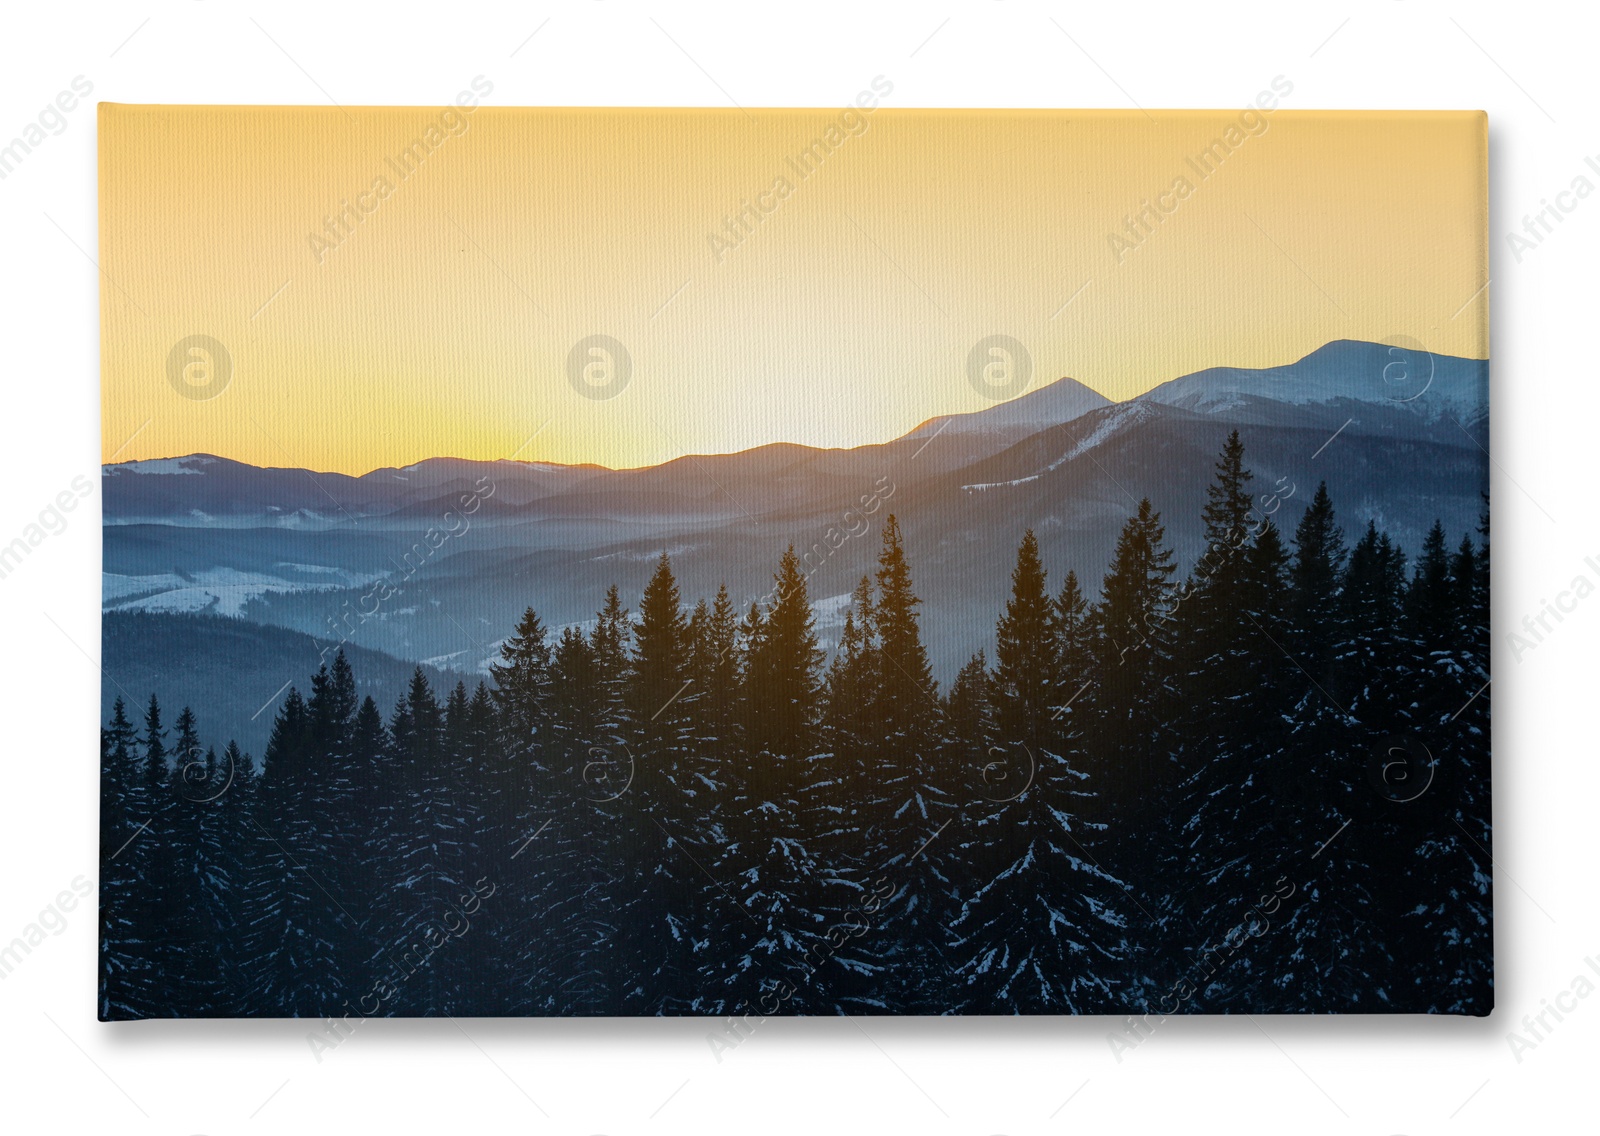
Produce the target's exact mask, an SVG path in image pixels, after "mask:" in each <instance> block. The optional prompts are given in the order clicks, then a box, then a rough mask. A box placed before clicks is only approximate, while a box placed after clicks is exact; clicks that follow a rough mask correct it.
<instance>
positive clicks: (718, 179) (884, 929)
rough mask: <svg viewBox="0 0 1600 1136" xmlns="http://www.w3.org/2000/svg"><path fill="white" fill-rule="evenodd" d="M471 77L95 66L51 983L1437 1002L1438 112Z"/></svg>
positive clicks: (1483, 300) (956, 1004)
mask: <svg viewBox="0 0 1600 1136" xmlns="http://www.w3.org/2000/svg"><path fill="white" fill-rule="evenodd" d="M493 91H494V85H493V83H492V81H491V80H489V79H486V78H485V77H483V76H478V77H476V78H474V79H473V80H472V81H471V82H470V83H469V84H464V86H463V89H462V91H461V92H460V94H459V95H457V96H455V97H454V98H453V99H452V101H451V102H450V103H449V104H448V105H447V106H445V107H442V108H434V109H392V108H388V109H380V108H361V107H355V108H349V109H347V110H341V109H339V108H332V107H330V108H326V109H318V108H250V107H236V108H222V107H209V108H208V107H132V106H115V105H104V106H102V109H101V210H102V219H101V250H100V255H101V265H102V268H103V270H104V278H103V287H102V319H103V343H102V357H103V368H104V375H103V383H104V386H103V407H104V415H103V438H104V465H103V468H102V480H101V489H102V501H103V510H104V565H103V568H104V577H103V579H104V596H103V668H104V674H105V681H104V687H103V692H102V723H101V751H100V763H101V786H102V796H101V802H100V824H101V867H100V870H101V884H100V887H101V942H100V973H99V1005H100V1015H101V1017H102V1018H103V1019H106V1020H125V1019H137V1018H149V1017H172V1016H178V1017H218V1016H221V1017H232V1016H269V1017H272V1016H296V1017H307V1018H316V1019H319V1020H320V1022H321V1026H320V1027H319V1030H318V1032H313V1033H312V1034H311V1035H309V1037H308V1042H309V1043H310V1044H311V1047H312V1049H313V1051H314V1052H316V1053H318V1054H319V1056H320V1054H321V1053H322V1052H325V1051H326V1050H327V1049H330V1048H332V1047H333V1046H336V1045H337V1044H339V1042H340V1041H341V1039H342V1038H343V1037H344V1036H348V1031H349V1029H350V1028H352V1027H353V1024H354V1023H357V1022H359V1021H360V1020H361V1019H363V1018H366V1017H374V1016H391V1015H399V1016H430V1015H450V1016H453V1017H462V1016H473V1015H659V1014H671V1015H705V1016H713V1017H716V1018H718V1019H721V1020H722V1021H721V1022H720V1023H714V1027H715V1028H716V1029H719V1030H721V1032H713V1033H712V1034H711V1035H710V1043H711V1045H712V1048H713V1049H714V1050H717V1051H718V1052H719V1054H720V1051H721V1049H722V1048H731V1047H732V1046H734V1045H737V1044H738V1043H739V1041H740V1039H741V1038H742V1037H743V1036H746V1035H747V1033H748V1027H749V1024H751V1023H754V1022H757V1021H759V1020H760V1019H761V1018H763V1017H767V1016H772V1015H777V1014H847V1015H858V1014H1105V1015H1115V1016H1116V1017H1117V1018H1119V1019H1129V1018H1131V1019H1133V1020H1132V1021H1124V1022H1123V1025H1125V1026H1126V1029H1125V1031H1123V1032H1121V1033H1118V1034H1115V1035H1114V1037H1113V1048H1119V1047H1122V1046H1125V1047H1132V1046H1133V1045H1137V1044H1139V1042H1140V1041H1141V1040H1142V1039H1143V1038H1144V1037H1147V1036H1149V1031H1150V1029H1151V1028H1153V1027H1154V1025H1155V1023H1157V1022H1159V1020H1160V1019H1161V1018H1163V1017H1166V1016H1170V1015H1172V1014H1178V1013H1329V1012H1341V1013H1439V1014H1474V1015H1482V1014H1487V1013H1488V1012H1489V1010H1490V1009H1491V1008H1492V1005H1493V907H1492V889H1491V877H1492V870H1491V869H1492V862H1491V856H1490V854H1491V849H1492V838H1491V826H1490V818H1491V812H1490V764H1489V763H1490V745H1489V738H1490V734H1489V721H1490V719H1489V708H1490V701H1491V697H1490V696H1491V691H1490V689H1489V637H1488V635H1489V626H1488V625H1489V496H1488V494H1489V457H1488V450H1487V446H1488V443H1489V376H1488V362H1487V356H1488V350H1487V346H1488V345H1487V327H1488V316H1487V302H1488V301H1487V293H1486V279H1487V278H1486V269H1487V260H1486V252H1485V208H1486V206H1485V192H1484V180H1485V168H1486V167H1485V160H1486V159H1485V127H1484V122H1483V119H1482V116H1481V115H1476V114H1465V113H1462V114H1452V113H1429V114H1420V113H1419V114H1411V113H1404V114H1401V113H1394V114H1378V113H1370V114H1369V113H1363V114H1355V113H1327V112H1298V111H1295V110H1293V109H1292V106H1291V104H1292V103H1293V101H1294V96H1293V84H1292V83H1291V82H1289V81H1288V80H1286V79H1284V78H1283V77H1281V76H1280V77H1278V78H1277V79H1274V80H1273V81H1272V82H1271V83H1269V84H1264V85H1263V88H1262V90H1261V91H1260V92H1259V94H1252V95H1251V96H1250V97H1249V99H1248V106H1247V107H1246V108H1245V109H1244V110H1241V111H1219V112H1165V111H1152V112H1150V113H1149V114H1146V113H1143V112H1138V111H1135V112H1130V113H1121V112H1065V111H1006V112H999V111H996V112H966V111H962V112H955V111H920V110H905V109H898V108H897V107H896V106H895V101H896V92H895V87H894V84H893V82H892V80H891V79H890V78H887V77H885V76H877V77H875V78H872V79H871V80H869V81H866V82H864V83H863V85H862V88H861V90H860V92H859V93H854V94H851V95H849V97H848V99H843V100H841V102H842V104H845V105H843V108H842V109H836V110H760V109H752V110H740V109H729V110H726V111H723V110H533V109H525V110H517V109H503V108H498V107H496V106H494V94H493ZM1219 148H1220V149H1219ZM1196 155H1204V156H1208V157H1207V158H1206V159H1205V160H1203V161H1202V160H1201V159H1199V158H1196V157H1195V156H1196ZM201 170H204V171H207V174H206V176H205V177H203V178H202V177H200V176H198V175H199V172H200V171H201ZM1067 376H1070V377H1067ZM330 1019H331V1020H330ZM727 1019H742V1021H743V1022H744V1023H745V1024H743V1025H738V1026H737V1028H734V1026H735V1025H737V1023H733V1024H729V1023H728V1022H727ZM723 1026H726V1027H727V1028H726V1029H723V1028H722V1027H723ZM1118 1039H1124V1040H1120V1041H1119V1040H1118Z"/></svg>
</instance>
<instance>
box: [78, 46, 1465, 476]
mask: <svg viewBox="0 0 1600 1136" xmlns="http://www.w3.org/2000/svg"><path fill="white" fill-rule="evenodd" d="M1284 87H1287V88H1288V90H1284ZM485 88H487V89H485ZM1267 96H1270V99H1269V98H1268V97H1267ZM494 97H495V96H494V93H493V85H492V84H490V83H487V82H486V81H474V83H473V84H468V85H466V86H465V87H464V88H463V91H462V95H461V96H460V97H458V99H457V100H456V101H455V102H453V103H451V104H449V105H447V106H444V107H438V108H431V109H430V108H363V107H351V108H347V109H340V108H337V107H327V108H321V107H315V108H314V107H293V108H290V107H178V106H129V105H117V104H101V108H100V162H101V166H100V194H101V225H100V266H101V268H102V270H103V276H102V280H101V304H102V382H103V390H104V397H103V420H102V460H104V461H113V460H115V461H130V460H135V459H143V458H159V457H170V456H178V455H184V454H190V453H197V452H205V453H211V454H216V455H219V456H222V457H228V458H233V459H236V460H240V461H245V462H250V463H253V464H257V465H270V466H301V467H306V468H310V469H316V470H329V471H339V472H345V473H354V474H360V473H365V472H367V471H369V470H372V469H375V468H380V467H384V466H403V465H408V464H411V463H414V462H416V461H418V460H420V459H423V458H428V457H440V456H452V457H463V458H473V459H495V458H513V457H514V458H517V459H519V460H524V461H549V462H560V463H585V462H592V463H597V464H601V465H606V466H612V467H624V466H641V465H649V464H655V463H659V462H663V461H668V460H671V459H673V458H677V457H680V456H682V455H684V454H686V453H723V452H732V451H738V450H743V449H748V448H750V447H754V446H759V445H764V444H767V443H772V442H795V443H800V444H804V445H808V446H819V447H848V446H858V445H863V444H870V443H875V442H883V441H887V440H889V439H891V438H894V437H898V436H900V435H902V434H904V433H906V432H907V431H909V430H911V429H913V428H914V427H916V426H917V425H918V424H920V423H922V422H925V421H927V420H929V419H932V418H936V417H939V416H941V415H946V414H951V413H961V412H968V411H974V410H981V409H984V408H985V407H987V406H991V405H993V403H992V402H990V401H988V400H987V399H986V398H985V397H984V396H983V395H982V394H980V393H979V392H978V390H976V389H975V388H974V385H973V384H972V382H971V381H969V376H968V354H969V351H970V350H971V349H972V347H973V345H974V344H975V343H977V342H978V341H980V340H982V339H984V338H985V337H987V336H990V335H997V334H998V335H1006V336H1011V337H1014V338H1015V339H1016V340H1019V341H1020V342H1021V343H1022V344H1024V345H1025V346H1026V348H1027V350H1028V352H1029V354H1030V356H1031V360H1032V376H1033V377H1032V381H1031V384H1030V385H1029V387H1028V389H1030V390H1034V389H1038V388H1039V387H1040V386H1043V385H1045V384H1047V383H1049V382H1051V381H1053V380H1055V379H1057V378H1060V377H1062V376H1071V377H1072V378H1075V379H1077V380H1078V381H1080V382H1082V383H1085V384H1086V385H1088V386H1090V387H1092V388H1094V389H1095V390H1098V391H1099V392H1101V393H1102V394H1104V395H1106V396H1107V397H1110V398H1113V399H1125V398H1130V397H1133V396H1136V395H1138V394H1141V393H1143V392H1144V391H1146V390H1148V389H1150V388H1151V387H1154V386H1156V385H1157V384H1159V383H1161V382H1164V381H1166V380H1168V379H1171V378H1175V377H1177V376H1179V375H1183V374H1187V373H1190V372H1194V371H1198V370H1201V369H1203V368H1206V367H1211V366H1237V367H1264V366H1273V365H1278V364H1284V363H1289V362H1293V361H1294V360H1297V359H1299V358H1301V357H1302V356H1304V355H1306V354H1309V353H1310V352H1311V351H1314V350H1315V349H1316V348H1318V347H1320V346H1322V345H1323V344H1324V343H1327V342H1328V341H1330V340H1337V339H1365V340H1374V341H1377V340H1384V339H1388V338H1392V337H1394V336H1406V337H1409V338H1410V339H1413V340H1417V341H1420V342H1421V343H1422V344H1424V345H1425V346H1426V347H1427V348H1428V349H1429V350H1431V351H1436V352H1440V353H1444V354H1450V355H1459V356H1465V357H1470V358H1484V357H1486V356H1487V355H1488V306H1487V300H1486V293H1484V294H1481V295H1480V293H1482V292H1483V289H1484V286H1485V284H1486V279H1485V273H1486V271H1487V263H1488V256H1487V249H1486V247H1485V245H1484V243H1483V242H1484V241H1485V239H1486V238H1485V233H1486V218H1485V217H1484V216H1483V215H1482V208H1483V206H1482V202H1483V201H1484V199H1485V194H1484V192H1483V186H1484V181H1485V177H1486V147H1487V136H1486V122H1485V119H1484V117H1483V116H1482V115H1481V114H1478V113H1476V112H1448V113H1447V112H1427V113H1424V112H1417V113H1394V114H1384V113H1370V112H1362V113H1354V112H1326V111H1298V110H1294V109H1292V108H1293V107H1294V106H1295V104H1296V101H1297V99H1296V95H1295V94H1294V92H1293V85H1292V84H1290V83H1287V81H1284V82H1282V83H1280V84H1279V85H1278V86H1277V87H1276V88H1274V87H1273V86H1272V85H1267V86H1265V87H1264V88H1263V97H1262V98H1261V99H1260V100H1258V104H1253V105H1252V107H1251V108H1250V109H1248V110H1245V109H1240V110H1232V111H1226V110H1224V111H1205V112H1198V111H1162V110H1152V111H1151V112H1150V117H1147V116H1146V115H1144V114H1143V113H1140V112H1138V111H1133V112H1121V111H1065V110H1060V111H1057V110H1050V111H1038V110H1014V111H950V110H914V109H904V108H900V107H898V106H897V105H896V100H897V94H896V92H895V91H894V88H893V84H892V83H890V82H889V81H887V80H884V79H882V77H879V78H878V79H876V80H868V81H866V82H863V84H862V95H861V96H860V97H858V98H857V99H856V100H855V102H854V103H853V104H852V105H851V106H850V107H848V108H836V109H831V110H830V109H820V110H763V109H757V108H751V109H750V110H749V111H748V112H746V111H741V110H738V109H728V110H721V109H716V110H699V109H695V110H681V109H650V108H643V109H613V108H605V109H509V108H500V107H496V106H494V105H493V103H494ZM1269 101H1270V104H1271V106H1272V107H1273V108H1276V109H1268V103H1269ZM1218 145H1220V147H1221V149H1217V146H1218ZM1180 182H1181V183H1182V184H1181V185H1180ZM1463 233H1469V234H1472V235H1473V240H1472V241H1471V242H1467V241H1463V240H1462V239H1461V238H1462V234H1463ZM201 336H203V337H209V339H208V340H207V342H213V341H214V342H215V343H217V344H220V345H221V346H222V348H223V349H224V350H225V352H226V355H227V357H228V359H229V360H230V361H231V371H230V373H228V375H227V378H226V383H225V385H224V384H218V385H217V387H216V393H215V397H204V395H205V394H208V393H211V392H210V391H208V390H207V388H205V387H204V386H203V385H201V386H198V387H196V388H195V389H193V390H190V391H187V392H183V391H180V390H178V389H175V387H177V386H178V385H179V383H178V381H177V380H176V379H174V378H173V375H174V374H175V373H178V372H177V371H174V370H173V369H172V368H173V366H174V364H173V363H172V362H171V360H172V359H173V357H174V352H175V348H176V347H177V346H178V345H180V344H183V343H184V342H185V341H188V340H190V338H191V337H201ZM595 337H607V338H606V339H604V340H603V341H602V340H598V339H596V338H595ZM612 342H615V343H618V344H620V345H621V346H622V349H623V350H624V351H625V353H626V361H625V362H623V361H619V360H617V359H615V358H612V357H611V356H610V355H609V354H607V352H608V351H609V350H610V349H609V348H608V347H605V346H604V344H606V343H612ZM595 343H601V344H602V346H600V347H598V348H596V347H595V346H593V345H594V344H595ZM193 350H209V349H207V348H185V349H184V351H185V352H191V351H193ZM180 354H181V356H182V358H193V359H196V360H200V361H201V363H200V365H199V366H198V368H197V369H192V370H191V371H190V372H189V374H190V381H192V382H197V383H201V384H203V383H204V382H206V381H208V376H207V374H206V371H205V367H206V366H208V365H211V364H212V363H214V361H213V360H210V359H209V357H208V356H205V355H203V354H184V353H180ZM585 367H588V368H589V371H588V372H587V375H588V378H587V379H582V378H581V376H583V375H584V374H585V371H584V368H585ZM181 369H182V368H181V366H180V367H179V368H178V370H179V371H181ZM619 369H620V371H619ZM622 372H625V377H622V376H621V373H622ZM214 377H215V376H210V378H213V379H214ZM585 382H587V383H588V384H589V387H588V389H582V388H583V387H584V383H585ZM606 383H614V384H615V386H614V387H612V388H611V389H612V390H614V391H615V392H616V394H615V397H603V396H604V395H605V394H607V393H608V391H607V390H606V389H605V387H604V384H606Z"/></svg>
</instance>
